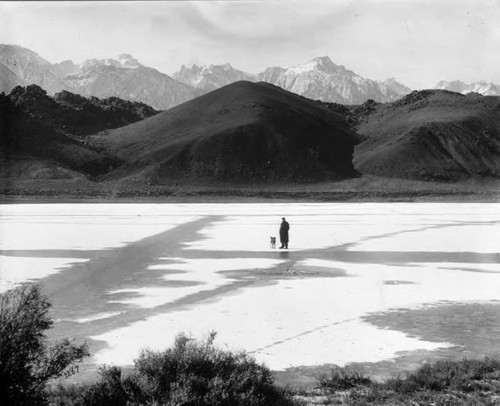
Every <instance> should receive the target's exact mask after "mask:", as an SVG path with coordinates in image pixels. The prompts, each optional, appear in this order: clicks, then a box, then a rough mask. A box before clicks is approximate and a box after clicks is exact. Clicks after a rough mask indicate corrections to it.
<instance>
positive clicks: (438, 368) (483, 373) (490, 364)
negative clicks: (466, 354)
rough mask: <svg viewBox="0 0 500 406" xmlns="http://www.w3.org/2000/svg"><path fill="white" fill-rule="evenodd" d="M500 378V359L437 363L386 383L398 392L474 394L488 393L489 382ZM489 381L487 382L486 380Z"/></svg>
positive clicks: (424, 366)
mask: <svg viewBox="0 0 500 406" xmlns="http://www.w3.org/2000/svg"><path fill="white" fill-rule="evenodd" d="M499 378H500V360H498V359H495V358H485V359H484V360H468V359H465V360H462V361H437V362H435V363H433V364H425V365H423V366H422V367H420V368H419V369H417V370H416V371H415V372H412V373H409V374H407V375H406V377H405V378H400V377H398V378H394V379H391V380H389V381H388V382H387V385H388V387H390V388H391V389H393V390H395V391H396V392H398V393H413V392H417V391H444V390H455V391H460V392H472V391H476V390H488V387H487V386H488V384H487V381H488V380H491V379H494V380H496V381H498V380H499ZM485 380H486V381H485Z"/></svg>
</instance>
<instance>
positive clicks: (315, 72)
mask: <svg viewBox="0 0 500 406" xmlns="http://www.w3.org/2000/svg"><path fill="white" fill-rule="evenodd" d="M173 77H174V78H175V79H177V80H179V81H180V82H184V83H186V84H188V85H190V86H193V87H197V88H199V89H202V90H206V91H208V90H214V89H217V88H219V87H221V86H225V85H227V84H229V83H233V82H235V81H238V80H247V81H253V82H256V81H260V82H267V83H271V84H273V85H276V86H279V87H281V88H282V89H285V90H289V91H291V92H293V93H297V94H300V95H301V96H305V97H307V98H309V99H315V100H321V101H325V102H337V103H344V104H360V103H363V102H365V101H366V100H368V99H373V100H375V101H378V102H389V101H393V100H396V99H398V98H400V97H402V96H404V95H405V94H408V93H409V92H411V89H409V88H408V87H406V86H404V85H402V84H400V83H398V82H397V81H396V80H395V79H388V80H386V81H384V82H377V81H374V80H370V79H365V78H362V77H361V76H359V75H357V74H356V73H354V72H352V71H350V70H348V69H346V68H345V67H343V66H339V65H335V64H334V63H333V62H332V60H331V59H330V58H329V57H327V56H324V57H321V58H315V59H313V60H312V61H310V62H308V63H306V64H303V65H298V66H293V67H290V68H282V67H273V68H268V69H266V70H265V71H264V72H261V73H259V74H257V75H252V74H250V73H246V72H243V71H240V70H237V69H234V68H233V67H232V66H231V65H230V64H226V65H210V66H197V65H193V66H192V67H191V68H188V67H186V66H182V68H181V70H180V71H179V72H176V73H174V75H173Z"/></svg>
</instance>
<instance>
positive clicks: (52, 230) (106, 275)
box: [0, 203, 500, 369]
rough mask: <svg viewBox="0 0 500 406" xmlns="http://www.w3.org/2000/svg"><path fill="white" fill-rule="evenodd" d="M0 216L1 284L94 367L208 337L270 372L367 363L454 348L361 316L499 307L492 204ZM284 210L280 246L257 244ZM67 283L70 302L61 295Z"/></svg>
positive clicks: (72, 210) (41, 208) (6, 211)
mask: <svg viewBox="0 0 500 406" xmlns="http://www.w3.org/2000/svg"><path fill="white" fill-rule="evenodd" d="M0 215H1V217H0V251H1V252H0V289H1V290H5V289H7V288H9V287H11V286H13V285H15V284H19V283H21V282H23V281H28V280H29V281H32V280H37V281H40V282H41V283H42V284H44V286H47V289H48V290H49V291H50V292H51V298H53V301H54V314H55V317H56V320H58V323H60V325H59V324H58V323H56V326H55V327H56V330H57V329H58V328H59V331H60V332H61V334H63V333H65V334H68V333H69V334H74V335H75V336H76V337H79V338H85V337H87V338H91V339H92V340H95V341H93V342H94V343H95V346H94V348H95V354H94V358H93V360H94V362H96V363H108V364H110V363H111V364H118V365H126V364H131V363H132V361H133V360H134V359H135V358H136V357H137V355H138V354H139V352H140V350H141V349H142V348H144V347H150V348H153V349H163V348H165V347H166V346H168V345H170V344H172V343H173V340H174V338H175V336H176V335H177V334H178V333H180V332H185V333H189V334H192V335H193V336H194V337H206V336H208V334H209V332H210V331H212V330H215V331H217V332H218V336H217V341H218V343H219V344H220V345H227V346H228V347H230V348H233V349H245V350H247V351H249V352H251V353H252V354H253V355H254V356H255V357H256V358H257V359H258V360H260V361H264V362H266V363H267V364H268V365H269V366H270V367H271V368H273V369H285V368H288V367H293V366H302V365H321V364H327V363H334V364H339V365H343V364H346V363H349V362H378V361H383V360H388V359H395V358H397V357H398V356H399V355H400V354H402V353H403V352H405V353H407V352H409V351H416V350H428V351H432V350H435V349H438V348H447V347H450V346H452V345H453V343H450V342H448V341H442V340H436V341H426V340H423V339H421V338H419V337H417V336H409V335H407V334H405V333H404V332H402V331H396V330H390V329H385V328H381V327H380V326H375V325H373V324H370V323H369V322H367V321H366V320H365V318H364V317H365V316H367V315H370V314H374V313H379V312H386V311H390V310H393V309H420V308H423V307H428V306H437V305H441V304H442V303H449V302H459V303H472V302H477V301H480V302H484V301H492V300H498V299H500V264H499V255H498V252H499V250H500V249H499V244H500V243H499V241H500V238H499V237H500V205H499V204H491V203H490V204H479V203H478V204H464V203H459V204H453V203H442V204H437V203H334V204H61V205H56V204H44V205H37V204H34V205H31V204H26V205H24V204H23V205H3V206H0ZM283 216H285V217H287V220H288V221H289V222H290V225H291V229H290V249H289V250H288V251H286V252H285V251H282V250H273V249H270V248H269V237H270V236H278V235H279V234H278V228H279V223H280V220H281V217H283ZM278 246H279V241H278ZM75 289H76V290H75ZM82 289H84V290H85V292H84V294H82V299H81V300H80V299H79V300H78V301H77V299H76V298H75V295H74V294H72V293H67V292H73V291H77V292H78V291H81V290H82ZM87 297H88V298H89V299H88V300H87ZM64 323H66V324H64Z"/></svg>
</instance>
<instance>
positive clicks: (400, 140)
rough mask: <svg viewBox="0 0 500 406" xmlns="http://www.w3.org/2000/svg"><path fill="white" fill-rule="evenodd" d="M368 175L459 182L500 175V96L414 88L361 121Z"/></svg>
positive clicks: (359, 153)
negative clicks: (414, 89)
mask: <svg viewBox="0 0 500 406" xmlns="http://www.w3.org/2000/svg"><path fill="white" fill-rule="evenodd" d="M357 131H358V133H359V134H360V136H361V137H363V138H364V141H363V142H361V143H360V144H359V145H357V146H356V151H355V155H354V164H355V167H356V169H357V170H358V171H359V172H361V173H363V174H374V175H382V176H389V177H400V178H409V179H419V180H445V181H455V180H460V179H465V178H470V177H498V176H500V97H496V96H481V95H478V94H469V95H467V96H465V95H462V94H459V93H453V92H449V91H444V90H424V91H415V92H412V93H410V94H409V95H407V96H405V97H404V98H402V99H400V100H398V101H396V102H394V103H389V104H385V105H383V104H377V105H376V106H372V109H371V110H370V111H369V112H368V113H367V114H366V115H363V116H362V117H361V118H360V119H359V123H358V125H357Z"/></svg>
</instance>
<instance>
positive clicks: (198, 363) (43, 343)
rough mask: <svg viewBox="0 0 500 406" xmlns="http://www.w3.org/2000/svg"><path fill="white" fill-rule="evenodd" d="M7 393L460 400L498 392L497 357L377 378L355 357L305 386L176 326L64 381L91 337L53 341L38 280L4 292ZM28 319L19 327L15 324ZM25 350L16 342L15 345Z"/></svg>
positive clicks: (49, 401)
mask: <svg viewBox="0 0 500 406" xmlns="http://www.w3.org/2000/svg"><path fill="white" fill-rule="evenodd" d="M0 299H1V300H0V321H1V323H0V333H1V334H0V337H1V338H2V339H1V340H0V383H1V385H0V387H1V388H2V389H1V390H0V400H1V403H2V404H3V405H30V406H38V405H40V406H41V405H43V406H47V405H50V406H105V405H107V406H109V405H114V406H142V405H144V406H160V405H165V406H174V405H176V406H181V405H182V406H272V405H276V406H312V405H341V406H348V405H349V406H350V405H383V406H389V405H391V406H403V405H405V406H407V405H422V406H459V405H496V404H498V402H499V401H500V359H499V358H494V357H493V358H484V359H482V360H478V359H462V360H459V361H452V360H439V361H436V362H432V363H423V364H422V365H421V366H420V367H418V368H417V369H415V370H413V371H408V372H406V374H405V375H404V376H402V375H399V376H393V377H392V378H389V379H386V380H384V381H378V380H374V379H372V378H371V377H370V376H368V375H366V373H365V372H364V371H363V370H362V369H359V368H356V367H350V366H347V367H342V368H340V367H332V368H331V369H330V370H329V373H324V374H322V375H318V376H317V386H316V387H315V388H313V389H309V390H303V389H300V388H294V387H291V386H282V385H280V384H278V383H277V380H276V376H275V373H273V372H272V371H271V370H270V369H269V368H268V367H266V366H265V365H264V364H261V363H258V362H257V361H256V360H255V359H254V358H253V357H252V356H250V355H249V354H247V353H246V352H245V351H238V352H235V351H232V350H231V349H227V348H225V349H221V348H218V347H216V346H215V345H214V339H215V336H216V332H212V333H211V334H210V335H209V337H207V338H206V339H205V340H196V339H193V338H191V337H189V336H187V335H185V334H183V333H179V335H178V336H177V338H176V340H175V343H174V345H173V346H172V347H170V348H166V349H165V350H163V351H150V350H147V349H145V350H143V351H142V353H141V354H140V356H139V357H138V358H137V359H136V360H135V361H134V367H133V369H132V370H128V371H127V370H126V369H122V368H120V367H115V366H101V368H100V371H99V375H100V376H99V378H98V379H97V380H96V381H95V382H87V383H83V382H80V383H73V384H68V383H67V382H66V383H64V381H63V380H60V379H59V378H67V377H68V376H70V375H72V374H74V373H75V369H76V370H78V363H79V362H80V361H81V360H82V358H84V357H87V356H89V355H90V353H89V352H88V350H87V348H88V347H87V344H86V343H83V344H81V345H80V346H75V345H74V344H72V343H70V342H69V341H68V340H64V341H62V342H61V343H58V344H56V345H55V346H52V347H51V346H50V343H49V342H48V339H47V336H46V333H45V332H46V331H47V330H48V329H50V328H51V327H52V323H53V322H52V320H51V319H50V318H49V316H48V314H49V313H48V311H49V308H50V306H51V304H50V302H49V301H48V298H47V297H46V296H44V295H42V294H41V293H40V285H37V284H25V285H23V286H20V287H17V288H14V289H11V290H9V291H8V292H7V293H4V294H2V295H0ZM19 325H22V326H23V330H22V334H21V333H20V332H19V329H18V328H15V326H19ZM13 345H14V346H17V348H19V349H22V351H19V350H16V351H12V346H13Z"/></svg>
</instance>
